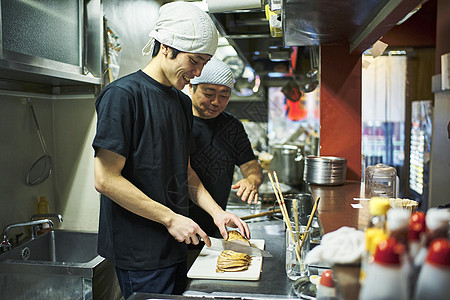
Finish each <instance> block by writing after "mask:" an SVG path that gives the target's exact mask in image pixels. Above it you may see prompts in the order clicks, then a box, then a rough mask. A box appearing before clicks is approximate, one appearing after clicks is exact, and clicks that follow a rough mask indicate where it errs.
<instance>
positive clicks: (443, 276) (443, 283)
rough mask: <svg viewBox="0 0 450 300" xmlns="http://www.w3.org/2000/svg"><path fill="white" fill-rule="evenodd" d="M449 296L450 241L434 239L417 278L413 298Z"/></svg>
mask: <svg viewBox="0 0 450 300" xmlns="http://www.w3.org/2000/svg"><path fill="white" fill-rule="evenodd" d="M449 298H450V241H449V240H448V239H445V238H439V239H435V240H434V241H433V242H432V243H431V245H430V247H429V249H428V253H427V257H426V260H425V263H424V265H423V266H422V269H421V271H420V274H419V278H418V279H417V285H416V290H415V292H414V299H415V300H425V299H426V300H428V299H433V300H440V299H442V300H447V299H449Z"/></svg>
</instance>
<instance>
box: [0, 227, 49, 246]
mask: <svg viewBox="0 0 450 300" xmlns="http://www.w3.org/2000/svg"><path fill="white" fill-rule="evenodd" d="M41 224H48V225H50V228H52V227H53V222H52V220H49V219H43V220H35V221H30V222H23V223H16V224H10V225H8V226H6V227H5V229H3V240H2V243H1V244H0V247H1V249H2V250H3V252H6V251H9V250H11V247H12V246H11V243H10V242H9V240H8V231H9V230H10V229H11V228H15V227H25V226H33V227H34V226H35V225H41ZM34 237H35V235H34V233H33V230H32V231H31V239H34Z"/></svg>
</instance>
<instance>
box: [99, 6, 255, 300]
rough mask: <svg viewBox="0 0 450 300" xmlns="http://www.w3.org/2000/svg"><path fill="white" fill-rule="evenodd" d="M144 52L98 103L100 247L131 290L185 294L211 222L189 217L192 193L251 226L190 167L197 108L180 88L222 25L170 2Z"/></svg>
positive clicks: (216, 211) (226, 222)
mask: <svg viewBox="0 0 450 300" xmlns="http://www.w3.org/2000/svg"><path fill="white" fill-rule="evenodd" d="M150 36H151V39H150V41H149V42H148V43H147V45H146V46H145V47H144V49H143V54H151V55H152V59H151V61H150V63H149V64H148V65H147V66H146V67H145V68H143V69H142V70H139V71H137V72H135V73H133V74H130V75H128V76H125V77H123V78H120V79H118V80H116V81H114V82H112V83H110V84H109V85H108V86H107V87H106V88H105V89H104V90H103V91H102V93H101V94H100V95H99V97H98V99H97V101H96V110H97V116H98V120H97V132H96V136H95V138H94V141H93V147H94V149H95V160H94V164H95V166H94V169H95V188H96V189H97V191H99V192H100V193H101V204H100V221H99V233H98V252H99V254H100V255H102V256H103V257H105V258H107V259H108V260H110V261H111V262H112V263H113V264H114V265H115V266H116V273H117V277H118V280H119V285H120V287H121V290H122V293H123V295H124V297H125V298H128V297H129V296H130V295H131V294H132V293H134V292H146V293H156V294H181V293H182V292H183V290H184V287H185V281H186V257H187V249H186V248H187V247H186V244H191V243H193V244H198V243H199V236H200V237H201V238H202V239H203V240H204V241H205V243H206V244H208V245H210V240H209V238H208V236H207V235H206V233H205V232H204V231H203V230H202V229H201V227H200V226H199V225H198V224H197V223H195V222H194V221H193V220H192V219H190V218H188V217H187V213H188V201H189V197H188V194H189V195H190V196H191V197H190V198H191V199H193V200H194V201H195V202H196V204H197V205H199V206H200V207H202V209H204V210H205V211H207V212H208V214H209V215H211V216H212V217H213V219H214V221H215V224H217V226H218V228H219V230H220V232H221V234H222V236H223V237H224V238H226V237H227V230H226V226H232V227H237V228H239V230H240V232H241V233H242V234H243V235H245V236H247V237H249V235H250V233H249V230H248V226H247V225H246V224H245V222H243V221H242V220H241V219H239V218H238V217H237V216H236V215H234V214H231V213H228V212H225V211H224V210H223V209H222V208H221V207H220V206H219V205H217V203H216V202H215V201H214V200H213V199H212V198H211V196H210V194H209V193H208V192H207V190H206V189H205V188H204V186H203V185H202V183H201V182H200V180H199V179H198V177H197V175H196V174H195V172H194V171H193V170H192V168H191V167H190V163H189V153H190V137H191V129H192V110H191V102H190V100H189V98H188V97H187V96H186V95H184V94H183V93H182V92H180V90H181V89H183V88H184V86H185V85H186V84H188V83H189V82H190V80H191V79H192V78H194V77H195V76H199V75H200V74H201V71H202V69H203V66H204V65H205V64H206V63H207V62H208V61H209V60H210V58H211V57H212V55H214V52H215V50H216V48H217V39H218V37H217V30H216V28H215V26H214V24H213V22H212V20H211V19H210V18H209V16H208V15H207V14H206V13H205V12H204V11H202V10H200V9H199V8H197V7H196V6H195V5H193V4H189V3H185V2H172V3H169V4H166V5H163V6H162V7H161V9H160V16H159V18H158V20H157V22H156V27H155V28H154V30H153V31H152V32H151V33H150Z"/></svg>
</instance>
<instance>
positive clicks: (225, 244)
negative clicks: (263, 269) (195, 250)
mask: <svg viewBox="0 0 450 300" xmlns="http://www.w3.org/2000/svg"><path fill="white" fill-rule="evenodd" d="M209 239H210V240H211V247H208V248H207V249H211V250H218V251H223V250H233V251H235V252H240V253H245V254H248V255H253V256H262V257H272V254H270V252H268V251H265V250H262V249H259V248H257V247H254V246H249V245H244V244H240V243H238V242H234V241H226V240H224V239H217V238H213V237H209Z"/></svg>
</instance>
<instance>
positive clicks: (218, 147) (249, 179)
mask: <svg viewBox="0 0 450 300" xmlns="http://www.w3.org/2000/svg"><path fill="white" fill-rule="evenodd" d="M233 85H234V83H233V74H232V72H231V70H230V68H229V67H228V66H227V65H226V64H225V63H224V62H222V61H221V60H219V59H217V58H215V57H213V58H211V60H210V61H209V62H208V64H206V66H205V67H204V69H203V71H202V74H201V75H200V76H199V77H196V78H194V79H192V80H191V83H190V84H189V93H190V95H191V99H192V112H193V113H194V126H193V130H192V133H193V137H194V146H193V148H194V149H193V152H191V164H192V168H193V169H194V171H195V172H196V173H197V175H198V176H199V178H200V180H201V181H202V182H203V184H204V185H205V187H206V189H207V190H208V191H209V193H210V194H211V195H212V197H213V198H214V200H215V201H216V202H217V203H218V204H219V205H220V207H221V208H222V209H225V208H226V205H227V202H228V196H229V194H230V187H231V188H233V189H236V190H237V193H236V194H237V195H238V196H239V197H241V200H242V201H246V202H247V203H249V204H251V203H252V202H253V203H256V202H257V201H258V188H259V186H260V185H261V183H262V181H263V174H262V168H261V165H260V164H259V162H258V160H257V159H256V157H255V155H254V153H253V150H252V148H251V145H250V141H249V139H248V136H247V134H246V132H245V130H244V126H243V125H242V123H241V121H239V119H238V118H236V117H235V116H234V115H232V114H230V113H228V112H225V111H224V110H225V108H226V107H227V104H228V101H229V100H230V95H231V89H232V88H233ZM235 166H239V168H240V170H241V172H242V175H243V177H244V178H243V179H242V180H240V181H238V182H236V183H235V184H233V185H232V180H233V173H234V168H235ZM189 216H190V217H191V218H192V219H193V220H194V221H195V222H197V223H198V224H199V225H200V227H201V228H202V229H203V230H204V231H205V232H206V233H207V234H208V235H209V236H214V237H219V232H218V231H217V227H216V226H214V222H213V220H212V219H211V217H210V216H209V215H207V214H206V213H205V212H204V211H202V210H201V209H199V208H198V206H195V205H191V206H190V208H189ZM190 248H192V247H190ZM193 248H196V247H193ZM197 248H198V247H197Z"/></svg>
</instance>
